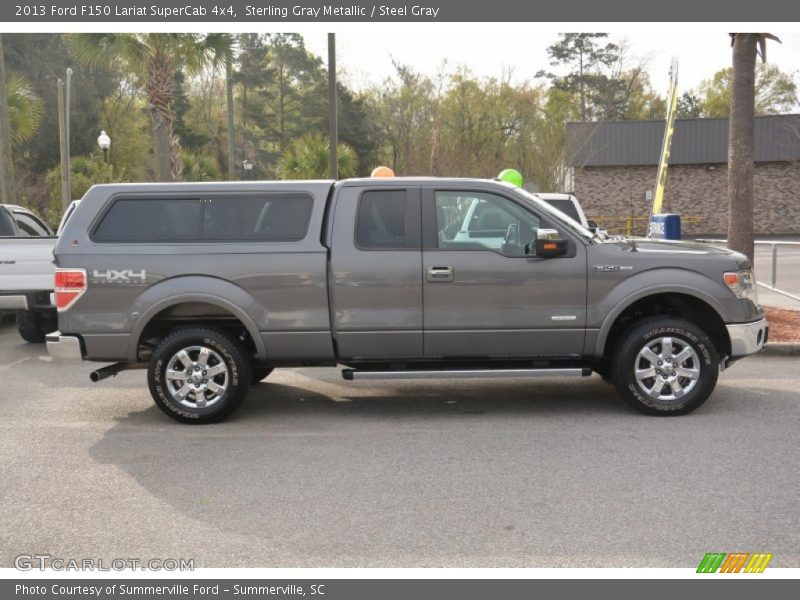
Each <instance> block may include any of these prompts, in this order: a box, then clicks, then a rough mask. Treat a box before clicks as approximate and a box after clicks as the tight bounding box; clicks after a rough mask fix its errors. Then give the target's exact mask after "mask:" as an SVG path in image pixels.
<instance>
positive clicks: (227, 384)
mask: <svg viewBox="0 0 800 600" xmlns="http://www.w3.org/2000/svg"><path fill="white" fill-rule="evenodd" d="M250 361H251V357H250V356H249V355H248V353H247V350H246V349H245V347H244V346H243V345H242V343H241V342H240V341H239V340H237V339H236V338H235V337H233V336H231V335H229V334H228V333H226V332H225V331H223V330H220V329H215V328H211V327H191V328H186V329H178V330H176V331H174V332H173V333H171V334H170V335H168V336H167V337H165V338H164V339H163V340H162V341H161V343H159V344H158V346H157V347H156V349H155V350H154V351H153V356H152V357H151V359H150V365H149V367H148V370H147V381H148V385H149V387H150V394H151V396H152V397H153V400H154V401H155V403H156V405H157V406H158V407H159V408H160V409H161V410H162V411H164V412H165V413H166V414H167V415H169V416H170V417H172V418H173V419H175V420H177V421H180V422H182V423H193V424H199V423H216V422H218V421H222V420H223V419H225V418H226V417H228V416H229V415H230V414H231V413H232V412H233V411H235V410H236V409H237V408H238V407H239V405H240V404H241V403H242V401H243V400H244V397H245V394H246V393H247V390H248V389H249V387H250V380H251V377H252V373H251V363H250Z"/></svg>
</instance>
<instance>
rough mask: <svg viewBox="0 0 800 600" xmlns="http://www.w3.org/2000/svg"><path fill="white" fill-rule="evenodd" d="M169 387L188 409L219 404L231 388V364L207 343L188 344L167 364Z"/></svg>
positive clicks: (174, 397) (172, 393)
mask: <svg viewBox="0 0 800 600" xmlns="http://www.w3.org/2000/svg"><path fill="white" fill-rule="evenodd" d="M166 383H167V389H168V390H169V393H170V395H171V396H172V398H173V399H174V400H176V401H177V402H179V403H180V404H182V405H184V406H187V407H189V408H206V407H209V406H213V405H214V404H216V403H217V402H218V401H219V400H220V398H222V396H223V395H224V394H225V391H226V390H227V388H228V366H227V365H226V364H225V361H224V360H222V357H221V356H220V355H219V354H218V353H217V352H215V351H214V350H212V349H211V348H206V347H205V346H189V347H187V348H182V349H181V350H179V351H178V352H176V353H175V354H174V355H173V356H172V358H170V359H169V362H168V363H167V373H166Z"/></svg>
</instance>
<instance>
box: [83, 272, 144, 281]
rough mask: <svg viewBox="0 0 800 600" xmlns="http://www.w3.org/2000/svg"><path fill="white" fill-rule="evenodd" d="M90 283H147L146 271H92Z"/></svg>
mask: <svg viewBox="0 0 800 600" xmlns="http://www.w3.org/2000/svg"><path fill="white" fill-rule="evenodd" d="M92 281H93V282H94V283H99V284H105V283H122V284H125V283H138V284H144V283H147V271H145V270H144V269H142V270H140V271H132V270H131V269H123V270H122V271H115V270H114V269H107V270H105V271H98V270H96V269H95V270H94V271H92Z"/></svg>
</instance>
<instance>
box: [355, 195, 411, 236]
mask: <svg viewBox="0 0 800 600" xmlns="http://www.w3.org/2000/svg"><path fill="white" fill-rule="evenodd" d="M407 210H408V198H407V196H406V192H405V190H380V191H370V192H364V194H363V195H362V196H361V202H359V204H358V218H357V224H356V242H357V244H358V246H360V247H361V248H384V249H385V248H404V247H405V245H406V213H407Z"/></svg>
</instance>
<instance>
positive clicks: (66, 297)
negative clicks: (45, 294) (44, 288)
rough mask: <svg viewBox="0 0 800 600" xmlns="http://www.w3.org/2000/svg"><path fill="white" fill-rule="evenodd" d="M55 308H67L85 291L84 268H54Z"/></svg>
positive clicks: (61, 309) (59, 309)
mask: <svg viewBox="0 0 800 600" xmlns="http://www.w3.org/2000/svg"><path fill="white" fill-rule="evenodd" d="M55 283H56V285H55V297H56V309H58V311H59V312H60V311H64V310H67V309H68V308H69V307H70V306H72V305H73V304H75V302H77V301H78V298H80V297H81V296H83V293H84V292H85V291H86V271H85V270H84V269H56V282H55Z"/></svg>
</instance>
